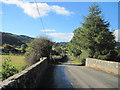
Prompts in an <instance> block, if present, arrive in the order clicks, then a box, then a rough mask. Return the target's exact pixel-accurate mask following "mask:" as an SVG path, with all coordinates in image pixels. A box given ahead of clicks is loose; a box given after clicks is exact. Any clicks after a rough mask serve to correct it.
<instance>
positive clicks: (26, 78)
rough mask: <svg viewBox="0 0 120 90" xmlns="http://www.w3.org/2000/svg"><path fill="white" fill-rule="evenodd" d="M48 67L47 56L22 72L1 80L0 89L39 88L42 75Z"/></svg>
mask: <svg viewBox="0 0 120 90" xmlns="http://www.w3.org/2000/svg"><path fill="white" fill-rule="evenodd" d="M47 67H48V60H47V58H46V57H45V58H43V60H41V61H39V62H37V63H35V64H33V65H32V66H30V67H28V68H26V69H25V70H23V71H22V72H19V73H17V74H15V75H13V76H11V77H9V78H8V79H6V80H4V81H3V82H0V89H5V88H37V86H38V84H39V82H40V81H41V78H42V75H43V73H44V72H45V70H46V69H47Z"/></svg>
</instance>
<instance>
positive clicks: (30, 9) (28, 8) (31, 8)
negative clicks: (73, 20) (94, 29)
mask: <svg viewBox="0 0 120 90" xmlns="http://www.w3.org/2000/svg"><path fill="white" fill-rule="evenodd" d="M1 1H2V2H3V3H5V4H13V5H17V6H18V7H20V8H22V9H23V10H24V13H26V14H28V15H29V16H32V17H33V18H38V17H40V16H39V14H38V12H37V7H36V3H30V2H27V1H19V0H1ZM37 5H38V9H39V11H40V15H41V17H42V16H47V15H48V13H49V12H55V13H57V14H61V15H67V16H68V15H71V14H73V12H70V11H67V10H66V9H65V8H64V7H60V6H57V5H48V4H47V3H37Z"/></svg>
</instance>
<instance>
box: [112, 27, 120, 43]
mask: <svg viewBox="0 0 120 90" xmlns="http://www.w3.org/2000/svg"><path fill="white" fill-rule="evenodd" d="M112 32H113V35H114V36H115V40H116V41H117V42H120V29H118V30H115V31H112Z"/></svg>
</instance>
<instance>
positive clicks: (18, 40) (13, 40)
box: [0, 32, 34, 46]
mask: <svg viewBox="0 0 120 90" xmlns="http://www.w3.org/2000/svg"><path fill="white" fill-rule="evenodd" d="M1 33H2V45H3V44H5V43H6V44H10V45H13V46H21V45H22V44H24V43H29V42H30V41H31V40H32V39H34V38H32V37H29V36H25V35H16V34H11V33H5V32H0V35H1Z"/></svg>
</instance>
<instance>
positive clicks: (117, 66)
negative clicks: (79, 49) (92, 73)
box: [86, 58, 120, 74]
mask: <svg viewBox="0 0 120 90" xmlns="http://www.w3.org/2000/svg"><path fill="white" fill-rule="evenodd" d="M86 66H88V67H93V68H99V69H101V70H103V71H109V72H113V73H114V74H120V63H119V62H113V61H106V60H99V59H93V58H87V59H86Z"/></svg>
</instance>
